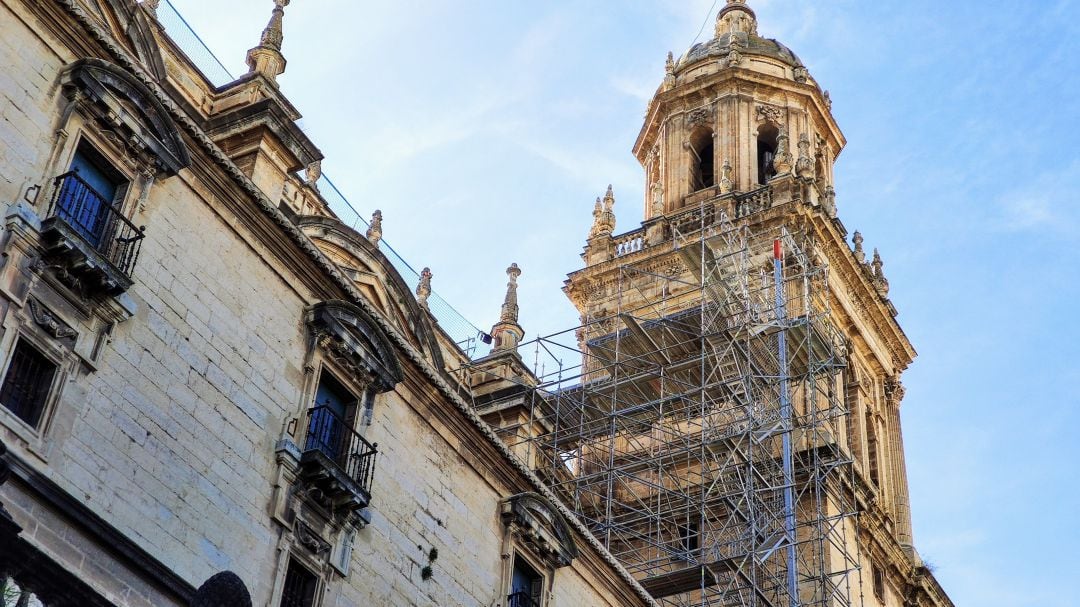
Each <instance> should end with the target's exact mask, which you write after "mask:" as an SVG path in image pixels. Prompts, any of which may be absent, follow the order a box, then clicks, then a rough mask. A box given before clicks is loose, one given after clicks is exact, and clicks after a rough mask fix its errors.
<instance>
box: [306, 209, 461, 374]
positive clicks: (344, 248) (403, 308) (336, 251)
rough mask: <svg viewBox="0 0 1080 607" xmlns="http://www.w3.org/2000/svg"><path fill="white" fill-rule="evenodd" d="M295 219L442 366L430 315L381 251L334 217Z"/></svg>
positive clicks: (368, 296)
mask: <svg viewBox="0 0 1080 607" xmlns="http://www.w3.org/2000/svg"><path fill="white" fill-rule="evenodd" d="M296 223H297V225H298V226H299V227H300V229H301V230H303V232H304V234H306V235H307V236H308V238H310V239H311V240H312V242H313V243H314V244H315V246H317V247H318V248H319V250H321V251H322V252H323V253H324V254H326V256H327V257H329V258H330V259H331V260H332V261H333V262H334V263H335V264H337V265H338V267H339V268H341V269H342V272H344V273H345V274H346V275H347V276H348V277H349V278H351V279H352V280H353V284H354V286H355V287H356V288H357V289H358V290H359V291H360V292H361V294H362V295H363V296H364V297H366V298H367V300H368V301H370V302H371V303H372V304H373V305H374V306H375V307H376V308H378V309H379V310H380V311H381V312H383V315H384V317H385V318H386V319H388V320H389V321H390V322H391V323H392V324H393V325H394V326H395V327H396V328H398V329H399V330H400V331H401V333H402V334H404V335H405V336H406V338H407V339H409V340H410V341H411V342H412V343H413V344H414V345H416V346H417V347H418V348H419V349H421V350H424V351H425V353H426V354H427V355H428V356H429V358H430V359H431V361H432V362H433V363H434V364H435V366H436V367H438V368H443V362H442V353H441V351H440V349H439V346H438V343H437V341H436V339H435V331H434V328H433V326H432V324H431V321H430V319H429V316H430V315H429V314H428V313H427V312H426V311H424V310H422V309H421V307H420V305H419V304H418V303H417V300H416V296H415V294H414V292H413V288H412V286H410V285H409V284H408V283H406V282H405V280H404V279H403V278H402V277H401V274H400V273H399V272H398V270H397V268H395V267H394V264H393V263H391V261H390V260H389V259H388V258H387V257H386V255H385V254H384V253H383V252H382V251H380V250H379V249H378V248H377V247H376V246H375V245H373V244H372V243H371V242H370V241H369V240H368V239H367V238H366V237H365V236H364V235H363V234H360V233H359V232H357V231H356V230H354V229H352V228H350V227H348V226H347V225H345V224H344V223H342V222H341V221H340V220H339V219H337V218H334V217H321V216H314V215H308V216H302V217H299V218H298V219H297V220H296Z"/></svg>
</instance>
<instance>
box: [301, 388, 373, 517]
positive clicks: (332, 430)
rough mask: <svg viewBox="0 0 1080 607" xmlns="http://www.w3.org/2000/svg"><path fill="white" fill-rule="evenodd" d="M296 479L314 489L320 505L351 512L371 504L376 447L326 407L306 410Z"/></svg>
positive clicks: (337, 510)
mask: <svg viewBox="0 0 1080 607" xmlns="http://www.w3.org/2000/svg"><path fill="white" fill-rule="evenodd" d="M307 429H308V430H307V440H306V441H305V443H304V452H303V454H302V455H301V457H300V476H301V478H302V479H303V480H304V481H305V482H306V483H307V484H309V485H310V486H312V487H314V488H316V489H318V493H319V494H320V497H321V498H322V502H323V504H322V505H323V506H325V507H326V508H327V509H329V510H331V511H332V512H347V513H351V512H353V511H356V510H360V509H362V508H366V507H367V506H368V504H369V503H370V502H371V478H372V475H373V473H374V471H375V457H376V455H378V445H377V444H372V443H369V442H367V441H366V440H364V437H363V436H360V435H359V434H357V433H356V431H354V430H353V429H352V427H351V426H350V425H349V424H347V423H346V422H345V420H344V419H342V418H341V417H340V416H339V415H338V414H337V413H336V412H335V411H334V410H332V409H331V408H330V407H325V406H324V407H315V408H313V409H311V410H310V411H308V424H307Z"/></svg>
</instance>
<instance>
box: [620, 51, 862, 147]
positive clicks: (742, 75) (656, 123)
mask: <svg viewBox="0 0 1080 607" xmlns="http://www.w3.org/2000/svg"><path fill="white" fill-rule="evenodd" d="M732 83H735V84H734V86H732ZM711 89H719V90H716V91H715V92H712V94H710V92H711V91H710V90H711ZM761 93H765V95H762V94H761ZM741 95H745V96H747V97H748V98H750V99H760V98H762V97H763V96H764V97H767V98H770V99H775V100H776V101H780V100H783V101H784V102H785V104H786V105H792V104H790V101H791V98H789V97H788V96H791V97H793V98H796V99H799V100H802V101H805V102H806V106H807V107H809V108H811V109H812V113H813V116H812V118H814V119H815V120H814V122H815V123H818V124H821V123H824V124H826V125H828V135H829V138H830V143H831V144H833V145H832V147H833V149H834V150H835V151H834V157H833V159H834V160H835V159H836V157H838V156H839V155H840V152H841V150H843V148H844V147H845V146H846V145H847V138H846V137H845V136H844V133H843V131H842V130H841V129H840V125H839V124H838V123H837V122H836V119H835V118H834V117H833V115H832V111H831V110H830V109H829V105H828V103H827V102H826V100H825V95H824V92H823V91H822V90H821V88H820V87H819V86H818V85H817V84H816V83H811V82H806V83H800V82H796V81H794V80H791V79H788V78H781V77H778V76H772V75H769V74H764V73H761V72H758V71H755V70H750V69H745V68H726V69H723V70H720V71H717V72H714V73H712V74H708V75H705V76H699V77H698V78H695V79H693V80H690V81H688V82H686V83H679V84H677V85H676V86H674V87H672V88H671V89H669V90H664V88H663V87H661V88H660V89H658V90H657V92H656V95H655V96H654V97H653V99H652V100H651V101H650V102H649V106H648V110H647V112H646V115H645V122H644V124H643V125H642V127H641V130H640V131H639V132H638V136H637V139H636V140H635V142H634V147H633V153H634V156H636V157H637V158H638V160H639V161H640V162H642V163H644V162H645V159H646V157H647V156H648V153H649V150H651V149H652V147H653V146H654V145H655V144H656V140H657V137H658V135H659V133H660V131H661V128H662V127H663V125H664V122H665V121H666V120H667V119H668V118H670V117H671V115H672V114H673V113H674V112H675V111H676V110H678V109H679V107H678V104H679V102H681V101H683V100H685V99H688V98H693V97H694V96H701V97H702V99H701V101H702V102H703V103H715V102H717V101H721V100H723V99H730V98H731V97H738V96H741ZM793 105H797V104H793ZM792 109H795V108H792ZM798 110H799V111H802V109H801V108H798Z"/></svg>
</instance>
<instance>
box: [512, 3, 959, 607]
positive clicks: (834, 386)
mask: <svg viewBox="0 0 1080 607" xmlns="http://www.w3.org/2000/svg"><path fill="white" fill-rule="evenodd" d="M845 143H846V140H845V139H844V135H843V133H841V131H840V128H839V126H838V125H837V123H836V120H835V119H834V118H833V115H832V102H831V100H830V97H829V93H828V92H827V91H825V90H824V89H823V88H822V87H821V86H820V85H819V84H818V83H817V81H815V80H814V78H813V77H812V76H811V75H810V72H809V71H808V70H807V68H806V66H805V65H804V64H803V62H802V61H801V60H800V59H799V57H798V56H797V55H796V54H795V53H794V52H792V50H791V49H789V48H787V47H786V46H784V45H783V44H781V43H780V42H777V41H776V40H773V39H769V38H765V37H763V36H761V35H760V34H759V31H758V20H757V15H756V14H755V13H754V11H753V10H752V9H751V8H750V7H749V6H747V4H746V1H745V0H727V4H726V5H725V6H724V7H723V8H722V9H721V10H720V12H719V14H718V15H717V18H716V29H715V33H714V35H713V37H712V38H711V39H710V40H708V41H706V42H702V43H700V44H696V45H694V46H693V47H692V48H691V49H690V50H689V51H687V52H686V53H685V54H684V55H682V56H681V57H679V58H677V59H676V57H675V56H674V55H673V54H670V53H669V54H668V58H667V64H666V70H665V74H664V77H663V80H662V83H661V85H660V87H659V88H658V90H657V91H656V94H655V95H654V97H653V99H652V100H651V101H650V102H649V105H648V110H647V113H646V117H645V123H644V126H643V127H642V129H641V132H640V134H639V135H638V138H637V141H636V142H635V144H634V149H633V153H634V155H635V157H636V158H637V159H638V161H639V162H640V163H641V166H642V168H643V169H644V175H645V189H644V192H645V196H644V201H643V202H644V206H645V209H644V210H645V212H644V218H645V219H644V221H643V222H642V225H641V226H639V227H635V228H633V229H631V230H630V231H625V232H621V233H620V232H618V231H616V211H617V209H616V206H617V205H616V197H615V193H614V192H613V190H612V188H611V187H610V186H609V187H608V189H607V191H606V193H605V194H604V195H603V196H602V198H598V199H597V200H596V203H595V205H594V206H593V209H592V211H593V224H592V228H591V230H590V231H589V233H588V236H587V239H586V244H585V249H584V252H583V254H582V259H583V261H584V267H583V268H581V269H579V270H577V271H575V272H573V273H571V274H570V275H569V277H568V280H567V281H566V283H565V287H564V291H565V293H566V294H567V296H568V297H569V298H570V300H571V301H572V302H573V303H574V305H575V307H576V308H577V309H578V311H579V313H580V315H581V326H580V327H578V328H577V330H576V332H575V336H576V339H577V350H578V351H580V353H581V362H580V366H578V367H575V370H576V373H577V374H578V375H577V376H576V377H574V378H573V380H572V381H571V380H568V379H567V378H566V377H565V376H563V375H562V373H563V372H562V371H560V373H561V374H560V377H559V382H558V383H557V385H555V386H550V387H548V386H545V387H544V391H543V393H544V395H545V398H548V399H556V400H558V401H559V403H558V404H559V407H561V408H558V410H559V411H567V410H568V411H571V412H572V415H564V416H556V417H555V418H552V419H547V420H546V423H548V424H549V425H550V426H551V428H550V429H549V430H548V431H547V434H543V433H541V434H540V435H539V438H538V439H535V440H534V441H533V442H535V443H538V444H540V445H541V446H542V447H543V448H546V449H548V451H547V452H552V453H557V454H558V457H556V458H552V460H553V461H555V462H556V463H559V462H561V464H560V465H556V466H554V468H555V469H554V470H552V471H551V473H550V474H549V478H552V479H555V480H556V481H558V483H561V484H559V485H558V486H557V487H556V489H558V490H559V491H563V492H565V493H566V494H567V495H572V496H574V499H575V500H577V501H576V502H575V503H576V504H577V507H578V509H579V510H580V514H581V515H582V516H583V518H584V520H587V521H589V522H590V524H592V525H593V526H594V530H595V531H596V532H597V537H602V538H603V540H602V541H603V542H604V543H605V546H606V547H607V548H608V549H609V550H611V552H612V553H613V554H616V555H619V556H618V558H619V559H620V560H621V561H622V562H623V564H624V565H626V566H627V567H628V568H629V569H630V570H631V571H634V572H636V574H637V575H638V577H639V581H640V582H641V583H642V585H643V586H644V587H645V588H646V589H647V590H648V591H649V592H650V593H651V594H652V595H653V596H654V597H655V598H656V599H657V600H658V601H659V602H661V603H662V604H665V605H679V606H686V605H695V606H696V605H719V604H723V605H777V606H779V605H784V606H785V607H826V606H829V607H834V606H839V605H844V606H847V607H851V606H856V605H858V606H862V605H881V604H887V605H900V604H904V605H927V606H929V605H933V606H943V607H949V606H951V603H950V602H949V600H948V597H947V596H946V595H945V593H944V591H943V590H942V589H941V588H940V586H938V585H937V582H936V580H934V578H933V575H932V572H931V571H929V569H928V568H927V567H926V566H925V565H924V564H923V562H922V561H921V559H920V558H919V555H918V552H917V551H916V550H915V548H914V539H913V533H912V528H911V514H910V505H909V498H908V486H907V472H906V469H905V462H904V449H903V438H902V430H901V417H900V406H901V402H902V399H903V395H904V389H903V384H902V382H901V375H902V373H903V372H904V370H905V369H906V368H907V367H908V366H909V365H910V364H911V363H912V362H913V360H914V358H915V350H914V348H913V347H912V345H911V343H910V341H909V340H908V339H907V336H906V335H905V334H904V331H903V329H902V328H901V327H900V325H899V323H898V321H897V319H896V316H897V311H896V308H895V307H894V306H893V304H892V302H891V300H890V299H889V282H888V280H886V278H885V275H884V262H883V261H882V259H881V255H880V254H879V253H878V252H877V251H876V250H874V253H873V256H872V259H868V256H867V254H866V252H865V250H864V249H863V237H862V235H861V234H859V233H858V232H855V233H854V234H853V242H852V243H851V244H849V242H848V237H849V235H848V231H847V228H846V227H845V226H844V225H843V223H842V222H841V220H840V218H839V217H838V215H837V207H836V191H835V189H834V181H833V167H834V163H835V161H836V159H837V157H838V156H839V154H840V151H841V150H842V149H843V148H844V146H845ZM852 245H853V246H852ZM568 385H569V386H572V387H570V388H567V387H566V386H568ZM564 401H565V402H564ZM545 440H546V441H547V442H545ZM540 452H542V453H543V452H545V451H543V450H542V449H541V451H540ZM560 466H561V467H560ZM581 496H588V497H589V499H585V498H583V497H581Z"/></svg>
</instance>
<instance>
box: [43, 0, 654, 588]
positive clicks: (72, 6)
mask: <svg viewBox="0 0 1080 607" xmlns="http://www.w3.org/2000/svg"><path fill="white" fill-rule="evenodd" d="M53 2H55V3H57V4H59V5H60V6H61V7H62V8H64V9H66V10H67V11H68V13H69V14H70V15H71V16H72V17H73V18H74V19H75V20H76V21H77V22H78V23H79V24H80V25H82V27H83V28H84V29H85V30H86V31H87V32H88V33H89V34H90V36H91V37H92V38H94V39H95V40H97V41H98V42H100V43H101V44H102V45H104V47H105V48H106V49H107V50H108V51H109V53H110V54H112V55H113V57H114V58H115V59H116V60H117V61H119V62H120V63H121V65H122V66H123V67H124V68H125V69H128V70H130V71H131V72H132V73H133V74H135V75H136V77H138V78H139V79H140V80H141V81H143V83H144V84H146V85H147V86H148V87H149V88H150V90H151V91H152V92H153V93H154V94H155V95H157V96H158V97H159V100H160V101H161V102H162V104H163V105H164V106H165V108H166V109H168V110H169V112H170V113H172V114H173V115H174V117H175V118H176V120H177V122H178V123H179V124H180V125H181V126H182V127H183V128H184V129H185V130H186V131H187V132H188V134H189V135H190V136H191V137H192V139H194V140H195V142H196V143H198V144H199V146H200V147H201V148H202V149H203V150H204V151H205V152H206V153H207V154H209V155H210V156H211V157H212V158H213V159H214V160H215V161H216V162H217V163H218V164H219V165H220V166H221V168H222V169H223V170H224V172H225V173H226V174H227V175H228V176H229V177H230V178H231V179H232V180H233V181H234V182H236V184H237V185H239V186H240V187H241V188H242V189H243V190H244V192H245V193H247V194H248V195H249V196H250V197H251V199H252V200H253V201H254V202H255V203H256V204H257V205H258V207H259V209H260V210H261V211H262V212H263V213H265V214H266V215H267V216H268V217H269V218H270V219H271V220H272V221H273V222H274V223H275V224H276V225H277V226H278V227H279V228H280V229H281V230H282V231H283V232H284V233H285V235H286V236H287V237H288V238H289V239H290V240H291V241H292V242H293V243H294V244H295V245H296V246H298V247H299V248H300V249H301V250H302V251H303V252H304V253H305V254H306V255H307V256H308V257H309V260H310V261H312V262H314V263H315V264H316V265H317V266H318V267H319V269H320V270H322V271H323V272H324V273H325V275H326V276H327V277H328V278H329V279H330V281H331V282H332V283H334V285H335V286H336V287H338V288H339V289H341V290H342V291H344V292H345V293H347V294H348V295H349V298H350V300H351V301H352V302H353V303H354V304H356V305H357V306H359V307H360V308H362V309H363V310H364V311H365V312H367V313H368V314H370V315H371V316H372V318H373V320H374V321H375V322H376V323H377V324H378V325H379V326H380V328H382V329H383V330H384V331H385V332H386V333H387V335H388V336H389V338H390V340H391V341H392V342H393V343H394V345H395V347H397V348H398V350H399V351H400V352H401V353H402V354H403V355H404V356H405V358H406V359H407V360H408V361H409V362H410V363H411V364H412V365H413V366H414V367H415V368H416V369H417V370H419V371H420V372H421V374H422V375H424V376H426V377H427V379H428V380H429V381H430V382H431V384H432V385H433V386H435V388H436V389H437V390H438V391H439V392H441V393H442V394H443V396H445V397H446V399H447V400H449V401H450V403H451V404H453V405H454V406H455V407H456V408H457V409H458V411H459V412H460V413H461V414H462V415H463V416H464V417H465V419H466V420H468V422H469V423H470V424H471V425H472V427H473V430H474V431H476V432H479V433H480V434H481V435H482V436H483V437H484V439H485V440H486V441H487V443H488V445H489V446H491V447H494V448H495V449H496V450H497V451H498V452H499V453H500V454H501V455H502V456H503V458H505V461H508V462H510V464H511V465H512V466H513V467H514V468H515V469H516V470H517V472H518V474H519V475H520V478H522V479H523V480H525V481H526V482H527V483H529V484H531V485H532V488H533V489H534V490H535V491H537V492H538V493H540V494H541V495H543V496H544V497H546V498H547V499H549V500H551V501H552V502H553V503H554V504H556V506H557V507H558V508H559V511H560V513H561V514H562V515H563V516H564V517H566V518H567V520H568V521H570V524H571V526H572V527H573V528H574V531H575V532H576V533H577V534H578V535H579V536H581V538H582V539H584V540H585V543H586V544H588V545H589V547H590V548H592V549H593V550H595V551H596V552H597V553H598V554H600V555H601V558H602V559H603V560H604V561H605V562H606V563H607V565H608V566H610V567H611V568H612V569H613V570H614V571H615V572H616V574H617V575H618V576H619V578H620V579H622V581H623V582H624V583H626V584H628V585H629V586H630V588H632V589H633V590H634V593H635V594H636V595H637V597H638V598H639V599H640V600H641V601H642V603H644V604H645V605H650V606H656V607H658V605H657V603H656V601H654V600H653V598H652V596H651V595H649V593H648V592H646V591H645V589H644V588H643V587H642V586H641V585H640V584H639V583H638V582H637V580H635V579H634V577H633V576H631V575H630V573H629V572H628V571H626V569H624V568H623V567H622V565H620V564H619V562H618V561H616V560H615V557H614V556H612V555H611V553H610V552H608V551H607V549H605V548H604V547H603V546H602V545H601V544H600V542H599V541H598V540H597V539H596V538H595V537H594V536H593V535H592V533H591V532H590V531H589V530H588V528H587V527H585V525H584V524H583V523H582V522H581V520H580V519H578V518H577V516H576V515H575V514H574V513H573V512H572V511H571V510H570V509H569V508H567V507H566V505H565V504H563V503H562V502H561V501H560V500H559V499H558V497H557V496H556V495H555V494H554V493H553V492H552V491H551V489H549V488H548V487H547V485H545V484H544V483H543V481H541V480H540V478H539V477H538V476H536V474H535V473H534V472H533V471H532V470H531V469H530V468H529V467H528V466H527V465H526V464H525V463H524V462H522V461H521V460H520V459H518V457H517V456H516V455H514V454H513V453H512V452H511V451H510V448H509V447H507V446H506V444H505V443H504V442H503V441H502V440H500V439H499V437H498V436H497V435H496V434H495V432H494V431H493V430H492V429H491V427H490V426H488V424H487V423H485V422H484V421H483V420H482V419H480V417H479V415H477V414H476V412H475V411H473V410H472V407H470V406H469V404H468V403H467V402H466V401H465V400H464V399H463V398H462V397H461V396H460V395H459V394H458V393H457V391H456V390H455V389H454V387H453V386H451V385H450V384H449V382H447V381H446V380H445V379H444V378H443V377H442V375H441V374H440V373H439V371H437V370H436V369H435V368H433V367H432V366H431V365H430V364H429V363H428V361H427V359H426V358H425V357H424V356H423V354H422V353H421V352H420V351H419V350H417V349H416V348H415V347H413V345H412V344H411V343H409V340H407V339H406V338H405V337H404V336H402V335H401V333H400V332H399V331H398V330H397V328H396V327H394V326H393V324H392V323H390V321H389V320H387V319H386V318H385V317H383V315H382V313H381V312H380V311H378V310H377V309H375V307H374V306H372V305H371V304H370V303H369V302H368V301H367V300H366V299H364V297H363V296H362V295H361V294H360V292H359V291H358V290H357V289H356V288H355V287H354V286H353V285H352V284H351V282H350V281H349V280H348V279H347V278H346V277H345V275H344V274H343V273H342V272H341V271H340V270H339V269H338V268H337V267H336V266H335V265H334V263H333V262H332V261H331V260H330V259H329V258H328V257H326V255H324V254H323V253H322V251H320V250H319V249H318V247H316V246H315V244H314V243H312V242H311V240H310V239H308V238H307V236H305V235H304V234H303V233H302V232H301V231H300V229H299V228H297V227H296V226H295V225H294V224H293V223H292V222H291V221H289V220H288V218H286V217H285V215H284V214H283V213H282V212H281V211H279V210H278V209H277V207H276V206H274V205H273V204H272V203H271V202H270V200H269V199H267V198H266V196H265V195H263V194H262V192H261V191H260V190H259V189H258V187H257V186H256V185H255V184H254V183H253V182H252V181H251V180H250V179H249V178H248V177H247V176H246V175H245V174H244V173H243V172H242V171H241V170H240V169H239V167H237V166H236V164H235V163H233V162H232V161H231V160H230V159H229V158H228V157H227V156H226V155H225V154H224V152H222V151H221V149H220V148H218V147H217V145H216V144H214V142H213V141H211V140H210V138H209V137H207V136H206V134H205V133H203V132H202V130H201V129H200V128H199V127H198V125H196V124H195V123H194V122H193V121H192V120H191V118H190V117H188V116H187V115H186V114H185V113H184V112H183V111H182V110H181V109H180V108H179V107H178V106H177V105H176V103H174V102H173V101H172V100H171V99H170V98H169V97H168V96H167V95H166V94H165V93H164V92H163V91H162V89H161V87H160V86H159V85H158V83H157V82H156V81H155V80H154V79H153V78H152V77H151V76H149V75H148V74H147V73H146V72H145V70H143V69H142V66H140V65H139V64H138V62H136V61H135V60H134V59H133V58H132V57H131V56H130V55H129V54H128V53H127V51H126V50H124V49H123V48H121V47H120V46H118V45H117V44H116V42H115V41H114V40H113V39H112V37H111V35H109V33H107V32H106V31H105V30H104V29H103V28H102V27H101V26H99V25H98V24H97V23H95V22H94V20H93V19H92V18H90V17H89V15H87V14H86V12H85V11H84V10H83V9H82V7H81V6H79V5H78V2H77V0H53Z"/></svg>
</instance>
